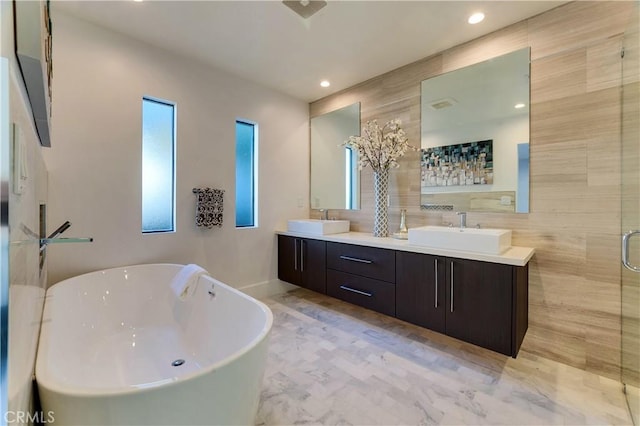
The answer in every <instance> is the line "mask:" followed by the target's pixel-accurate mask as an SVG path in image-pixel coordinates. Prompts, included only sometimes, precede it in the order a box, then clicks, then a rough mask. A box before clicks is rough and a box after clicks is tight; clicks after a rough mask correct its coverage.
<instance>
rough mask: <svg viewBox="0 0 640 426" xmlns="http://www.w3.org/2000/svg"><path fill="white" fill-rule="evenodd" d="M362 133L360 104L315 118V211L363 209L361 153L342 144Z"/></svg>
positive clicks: (313, 165)
mask: <svg viewBox="0 0 640 426" xmlns="http://www.w3.org/2000/svg"><path fill="white" fill-rule="evenodd" d="M359 134H360V103H355V104H353V105H349V106H346V107H344V108H340V109H338V110H335V111H332V112H329V113H326V114H323V115H319V116H317V117H313V118H312V119H311V190H310V194H311V208H313V209H347V210H349V209H359V208H360V172H359V170H358V153H357V152H356V151H353V150H351V149H350V148H347V147H344V146H342V145H341V144H342V143H343V142H344V141H346V140H347V139H348V138H349V136H353V135H359Z"/></svg>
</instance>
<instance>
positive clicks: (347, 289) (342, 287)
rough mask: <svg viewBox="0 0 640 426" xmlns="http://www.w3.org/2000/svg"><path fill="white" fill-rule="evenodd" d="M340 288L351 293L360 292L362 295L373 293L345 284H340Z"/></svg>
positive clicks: (370, 295)
mask: <svg viewBox="0 0 640 426" xmlns="http://www.w3.org/2000/svg"><path fill="white" fill-rule="evenodd" d="M340 288H341V289H342V290H346V291H350V292H352V293H358V294H362V295H363V296H367V297H372V296H373V294H371V293H367V292H366V291H360V290H356V289H355V288H351V287H347V286H346V285H341V286H340Z"/></svg>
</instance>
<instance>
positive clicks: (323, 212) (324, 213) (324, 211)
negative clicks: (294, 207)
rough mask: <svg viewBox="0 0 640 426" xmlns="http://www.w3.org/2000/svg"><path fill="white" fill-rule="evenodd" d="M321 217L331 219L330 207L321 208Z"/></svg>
mask: <svg viewBox="0 0 640 426" xmlns="http://www.w3.org/2000/svg"><path fill="white" fill-rule="evenodd" d="M320 214H321V216H320V219H322V220H329V209H320Z"/></svg>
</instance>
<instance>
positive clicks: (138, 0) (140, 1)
mask: <svg viewBox="0 0 640 426" xmlns="http://www.w3.org/2000/svg"><path fill="white" fill-rule="evenodd" d="M133 1H135V2H136V3H142V0H133Z"/></svg>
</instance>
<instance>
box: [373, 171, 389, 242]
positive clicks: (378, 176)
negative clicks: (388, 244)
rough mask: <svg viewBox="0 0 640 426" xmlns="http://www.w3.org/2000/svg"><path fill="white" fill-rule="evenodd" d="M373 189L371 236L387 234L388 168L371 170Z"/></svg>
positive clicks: (384, 235)
mask: <svg viewBox="0 0 640 426" xmlns="http://www.w3.org/2000/svg"><path fill="white" fill-rule="evenodd" d="M373 189H374V192H375V203H376V206H375V216H374V219H373V236H374V237H387V236H389V205H388V202H389V170H388V169H385V170H381V171H379V172H373Z"/></svg>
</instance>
